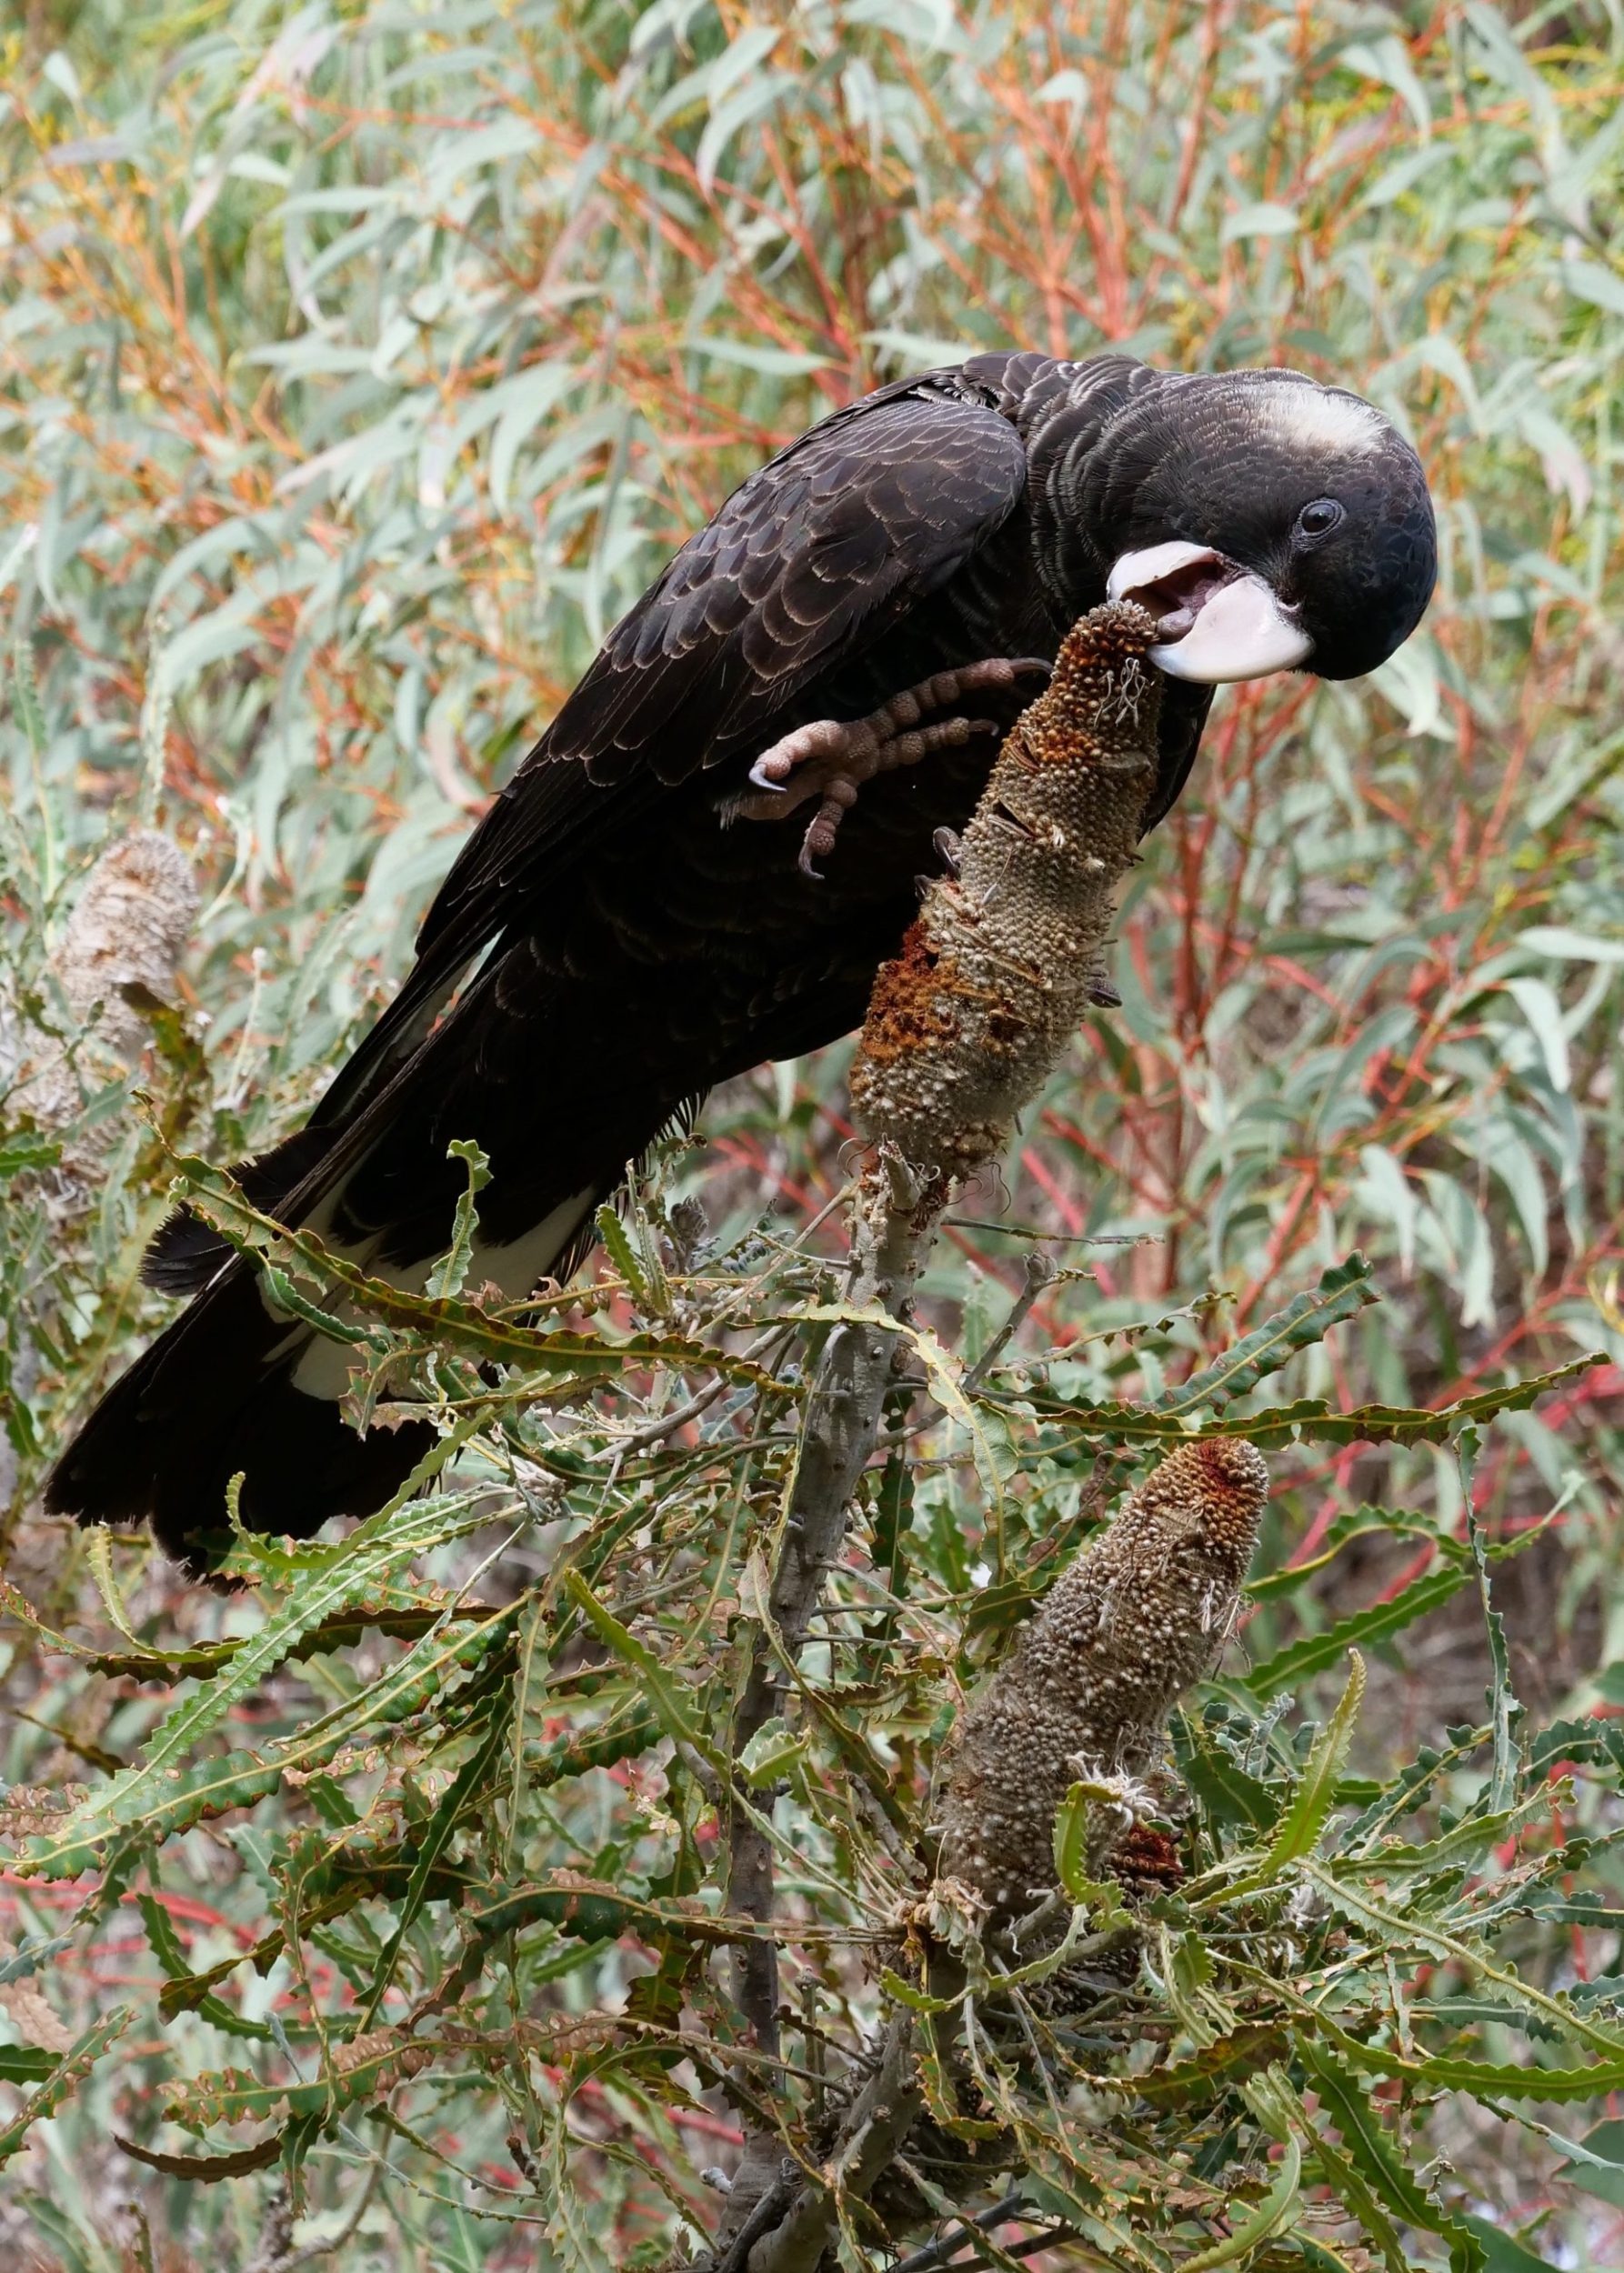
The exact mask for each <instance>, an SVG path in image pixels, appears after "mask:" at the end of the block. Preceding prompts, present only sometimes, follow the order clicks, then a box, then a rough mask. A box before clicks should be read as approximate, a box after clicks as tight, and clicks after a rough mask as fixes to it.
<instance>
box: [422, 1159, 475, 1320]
mask: <svg viewBox="0 0 1624 2273" xmlns="http://www.w3.org/2000/svg"><path fill="white" fill-rule="evenodd" d="M446 1159H447V1160H460V1161H462V1162H463V1163H464V1164H465V1166H466V1168H467V1171H468V1180H467V1182H466V1185H465V1186H464V1187H463V1189H462V1191H461V1193H460V1194H459V1196H458V1198H457V1203H456V1216H455V1217H453V1219H452V1225H451V1245H450V1247H448V1248H447V1249H446V1255H445V1257H444V1258H443V1259H442V1260H441V1261H440V1262H438V1263H436V1265H435V1267H434V1269H433V1270H432V1271H431V1272H430V1273H429V1278H428V1285H427V1287H426V1290H425V1291H426V1293H427V1295H428V1297H429V1299H430V1300H431V1301H434V1302H438V1301H442V1300H444V1298H445V1297H446V1296H447V1295H460V1294H461V1292H462V1290H463V1282H464V1280H465V1279H466V1277H467V1276H468V1263H469V1260H470V1258H471V1257H472V1255H473V1252H474V1235H475V1233H476V1231H477V1230H478V1228H479V1211H478V1209H477V1207H476V1205H475V1203H476V1200H477V1198H478V1196H479V1194H480V1193H481V1192H482V1191H484V1189H485V1187H486V1185H487V1184H488V1183H489V1182H490V1180H491V1164H490V1158H489V1156H488V1155H487V1154H486V1153H483V1152H481V1151H480V1149H479V1147H478V1146H477V1145H476V1144H475V1143H474V1141H473V1140H472V1138H471V1137H458V1138H457V1139H456V1142H455V1143H453V1144H449V1145H447V1146H446Z"/></svg>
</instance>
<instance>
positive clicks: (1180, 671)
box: [1106, 538, 1313, 686]
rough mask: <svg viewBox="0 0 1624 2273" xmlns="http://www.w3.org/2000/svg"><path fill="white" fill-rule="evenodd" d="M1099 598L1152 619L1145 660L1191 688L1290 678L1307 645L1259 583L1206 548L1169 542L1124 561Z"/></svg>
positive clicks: (1300, 630)
mask: <svg viewBox="0 0 1624 2273" xmlns="http://www.w3.org/2000/svg"><path fill="white" fill-rule="evenodd" d="M1106 591H1107V594H1108V596H1109V597H1110V598H1111V599H1113V600H1136V601H1138V604H1139V606H1141V607H1145V608H1148V609H1149V611H1150V613H1151V615H1152V616H1156V617H1157V619H1158V626H1159V629H1160V631H1161V633H1162V637H1161V638H1160V639H1159V640H1158V643H1157V645H1156V646H1154V647H1152V648H1151V649H1150V650H1149V655H1150V660H1151V662H1152V663H1154V664H1155V666H1156V667H1157V669H1158V671H1165V672H1166V673H1167V675H1168V677H1169V678H1176V679H1189V680H1192V681H1193V682H1194V683H1195V684H1196V685H1197V686H1227V685H1228V684H1229V683H1230V682H1231V681H1232V680H1235V679H1260V678H1267V677H1268V676H1269V674H1270V673H1271V672H1274V671H1295V670H1296V669H1298V666H1300V665H1302V664H1304V663H1306V662H1307V661H1308V656H1309V653H1310V650H1311V649H1312V646H1313V642H1312V640H1311V639H1310V638H1309V637H1308V633H1307V632H1306V631H1305V630H1304V629H1303V627H1302V626H1301V625H1300V624H1299V623H1298V622H1297V620H1296V619H1295V617H1294V616H1293V615H1292V613H1291V611H1290V610H1289V609H1288V608H1287V607H1285V606H1283V605H1282V604H1281V602H1280V600H1279V599H1278V596H1276V594H1275V593H1274V592H1273V591H1271V589H1270V588H1269V586H1268V585H1267V584H1266V583H1265V582H1264V580H1263V578H1262V577H1261V576H1255V575H1254V574H1253V573H1252V571H1251V570H1250V569H1249V568H1240V567H1238V566H1236V564H1235V562H1234V561H1232V560H1228V559H1226V558H1225V556H1224V555H1223V554H1222V553H1219V552H1215V551H1214V550H1213V549H1212V547H1211V546H1208V545H1190V544H1187V543H1186V542H1185V541H1184V540H1183V539H1182V538H1173V539H1171V540H1169V542H1168V543H1167V544H1165V545H1148V546H1144V547H1142V548H1141V549H1140V550H1139V551H1138V552H1132V553H1123V554H1121V555H1120V556H1118V559H1117V560H1116V561H1115V562H1114V563H1113V565H1112V567H1111V573H1110V576H1109V577H1108V579H1107V583H1106Z"/></svg>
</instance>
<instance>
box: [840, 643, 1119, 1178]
mask: <svg viewBox="0 0 1624 2273" xmlns="http://www.w3.org/2000/svg"><path fill="white" fill-rule="evenodd" d="M1155 639H1156V626H1155V623H1154V621H1153V620H1152V618H1151V617H1150V616H1148V615H1147V614H1146V612H1145V610H1144V609H1143V608H1140V607H1135V606H1131V605H1128V604H1124V603H1118V604H1116V605H1114V606H1108V607H1100V608H1096V609H1095V610H1094V612H1093V614H1092V615H1091V616H1084V618H1083V619H1082V621H1081V622H1080V623H1079V624H1077V625H1075V626H1073V628H1072V629H1071V631H1070V632H1069V633H1068V635H1067V637H1066V639H1065V642H1064V643H1063V645H1062V646H1061V648H1060V653H1059V656H1058V659H1057V661H1056V664H1055V670H1054V676H1053V678H1052V679H1051V680H1050V682H1049V685H1048V688H1047V689H1046V690H1045V692H1044V693H1043V694H1042V695H1040V696H1038V700H1037V701H1036V702H1035V703H1033V704H1032V706H1030V708H1029V709H1028V710H1026V711H1024V712H1023V713H1022V715H1021V716H1020V718H1019V719H1018V721H1017V723H1016V725H1015V726H1014V728H1013V729H1012V730H1011V732H1010V734H1009V735H1008V736H1007V739H1006V740H1005V743H1004V746H1003V748H1002V749H1001V750H1000V752H999V753H998V757H997V763H996V765H995V766H994V767H993V770H992V774H991V776H990V778H989V780H988V782H987V787H986V789H985V791H984V792H983V793H982V797H981V801H980V804H979V805H978V806H977V808H976V813H975V817H974V818H973V819H972V820H971V822H970V825H969V826H968V828H967V830H966V831H965V834H964V838H963V841H962V843H961V845H960V847H959V852H958V873H957V876H953V877H942V878H940V879H938V880H937V881H936V882H935V883H933V884H932V885H931V886H930V888H929V890H928V892H927V894H926V897H925V905H924V906H923V908H922V909H921V911H920V914H919V916H918V920H917V922H916V923H915V924H914V925H913V926H912V928H911V929H910V930H909V932H908V934H907V938H906V939H905V941H904V942H903V949H902V953H901V955H900V956H898V957H897V960H896V961H895V962H892V963H887V964H886V965H885V966H884V967H883V968H882V970H881V971H880V974H879V976H878V978H877V980H876V982H875V986H874V992H873V995H872V996H871V997H870V1001H869V1008H868V1018H867V1025H866V1026H864V1028H863V1038H862V1041H861V1043H860V1044H859V1046H858V1049H857V1058H856V1061H855V1063H854V1065H853V1067H852V1076H851V1096H852V1107H853V1112H854V1115H855V1117H856V1119H857V1126H858V1127H859V1128H860V1129H861V1130H862V1132H863V1134H864V1135H865V1136H869V1137H872V1138H874V1139H876V1140H882V1139H884V1140H888V1141H889V1142H891V1143H892V1144H894V1145H895V1146H896V1147H897V1149H898V1151H900V1152H901V1154H902V1156H903V1157H904V1158H905V1159H907V1160H908V1161H909V1162H911V1163H912V1164H914V1165H915V1166H916V1167H923V1168H927V1169H933V1170H937V1171H939V1172H940V1173H942V1174H945V1175H949V1176H962V1175H966V1174H967V1173H968V1172H969V1171H971V1170H972V1169H974V1168H975V1167H978V1166H979V1165H980V1163H981V1162H982V1161H984V1160H986V1159H987V1158H988V1157H990V1156H991V1155H992V1154H993V1153H994V1152H995V1151H996V1150H997V1147H998V1146H999V1145H1000V1144H1001V1142H1002V1141H1003V1137H1004V1134H1005V1131H1006V1129H1007V1126H1008V1124H1009V1123H1010V1121H1011V1120H1012V1119H1013V1118H1014V1116H1015V1115H1016V1114H1017V1113H1018V1111H1019V1109H1020V1107H1021V1106H1023V1105H1025V1104H1026V1103H1027V1101H1028V1098H1030V1097H1032V1096H1035V1095H1036V1093H1037V1091H1038V1088H1039V1087H1040V1086H1041V1085H1042V1082H1043V1080H1044V1077H1045V1076H1046V1075H1047V1074H1048V1070H1049V1067H1050V1066H1052V1065H1053V1064H1054V1062H1055V1059H1056V1058H1057V1057H1058V1056H1059V1054H1060V1051H1061V1049H1062V1048H1063V1047H1064V1046H1065V1044H1066V1041H1067V1038H1068V1036H1069V1035H1070V1034H1071V1033H1072V1031H1073V1030H1074V1028H1075V1027H1076V1026H1077V1024H1078V1019H1079V1018H1080V1017H1081V1016H1082V1012H1083V1008H1084V1006H1085V1005H1086V1004H1087V1003H1088V1000H1089V999H1090V997H1091V996H1093V995H1094V993H1095V992H1096V990H1097V988H1098V985H1099V980H1100V958H1101V955H1102V952H1103V949H1104V946H1105V943H1106V936H1107V933H1108V927H1109V925H1110V922H1111V919H1112V916H1113V914H1114V911H1115V905H1116V892H1117V886H1118V882H1119V881H1120V879H1121V876H1122V875H1123V873H1124V871H1125V870H1126V869H1127V868H1128V866H1130V865H1131V864H1132V862H1133V861H1134V859H1135V858H1136V857H1137V852H1138V841H1139V830H1140V824H1141V823H1142V821H1143V819H1144V815H1145V807H1146V804H1147V802H1148V798H1149V796H1150V791H1151V788H1152V786H1153V784H1154V782H1155V778H1156V750H1157V741H1156V729H1157V720H1158V714H1159V711H1160V706H1161V682H1160V680H1159V678H1158V676H1157V674H1156V672H1155V670H1154V669H1153V668H1152V667H1151V666H1149V665H1148V664H1147V663H1146V662H1145V661H1144V656H1145V651H1146V649H1147V648H1148V647H1149V646H1152V645H1153V644H1154V642H1155Z"/></svg>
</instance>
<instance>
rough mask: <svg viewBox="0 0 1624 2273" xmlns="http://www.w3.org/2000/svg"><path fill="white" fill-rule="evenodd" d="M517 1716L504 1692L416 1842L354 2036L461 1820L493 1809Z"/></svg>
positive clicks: (387, 1979)
mask: <svg viewBox="0 0 1624 2273" xmlns="http://www.w3.org/2000/svg"><path fill="white" fill-rule="evenodd" d="M512 1715H513V1693H512V1691H511V1689H507V1690H504V1691H502V1692H500V1693H499V1694H498V1695H497V1697H496V1700H495V1701H494V1702H493V1704H492V1705H491V1707H490V1709H489V1711H488V1712H487V1713H486V1725H485V1729H484V1733H483V1734H482V1736H481V1737H480V1739H479V1742H478V1743H477V1744H476V1746H475V1747H474V1749H473V1751H472V1752H471V1753H470V1754H469V1755H468V1757H467V1758H466V1760H465V1761H464V1762H463V1764H462V1766H461V1767H460V1768H458V1770H457V1772H456V1776H455V1777H453V1778H452V1781H451V1785H450V1788H449V1789H448V1790H447V1791H446V1795H445V1797H443V1798H442V1799H441V1801H440V1804H439V1806H438V1807H436V1809H435V1811H434V1814H433V1815H432V1816H431V1817H429V1819H428V1822H427V1824H426V1826H425V1827H424V1829H423V1830H422V1831H421V1832H420V1833H419V1835H418V1838H417V1855H416V1861H415V1862H414V1863H413V1865H412V1875H411V1877H410V1879H409V1880H408V1881H407V1884H406V1897H405V1899H404V1900H403V1901H402V1903H401V1905H400V1915H399V1918H397V1920H396V1927H395V1931H394V1932H393V1933H392V1934H391V1935H390V1937H389V1939H388V1941H387V1942H386V1944H385V1947H384V1953H383V1955H382V1957H381V1958H379V1959H378V1961H377V1967H376V1971H375V1972H374V1975H373V1980H372V1987H371V1989H370V1990H369V1992H368V1994H367V1998H366V2010H365V2011H364V2012H363V2014H362V2015H361V2022H360V2027H359V2028H358V2030H357V2031H356V2033H357V2034H358V2035H361V2036H365V2034H366V2031H367V2029H368V2028H371V2027H372V2024H373V2022H374V2020H375V2019H376V2017H377V2010H378V2008H379V2006H380V2005H381V2004H382V2003H383V2001H384V1998H385V1997H386V1994H387V1993H388V1989H389V1985H390V1983H391V1982H392V1981H393V1980H394V1978H395V1968H396V1966H397V1965H398V1964H399V1962H400V1951H401V1945H402V1944H403V1943H404V1941H405V1940H406V1936H407V1934H409V1933H410V1931H411V1929H412V1928H413V1926H414V1925H415V1924H416V1919H417V1916H418V1913H419V1912H420V1911H421V1909H422V1908H423V1905H424V1902H425V1901H426V1898H427V1895H428V1884H429V1880H430V1878H431V1877H433V1875H434V1872H435V1870H436V1867H438V1864H439V1861H440V1857H442V1856H443V1855H444V1853H445V1852H446V1847H448V1846H449V1845H450V1843H451V1839H452V1837H453V1835H454V1833H455V1832H456V1827H457V1825H458V1822H459V1821H460V1819H461V1817H462V1815H463V1813H464V1811H465V1809H466V1808H467V1807H468V1806H469V1805H470V1804H471V1802H472V1801H473V1800H474V1799H475V1798H476V1797H482V1798H483V1799H484V1801H485V1804H486V1807H488V1806H489V1794H488V1792H487V1791H486V1784H487V1781H488V1778H489V1777H490V1774H491V1771H492V1769H493V1768H494V1767H495V1766H496V1761H497V1759H498V1758H499V1757H500V1756H501V1755H502V1753H503V1752H504V1751H505V1749H506V1744H507V1732H508V1728H509V1727H510V1725H511V1721H512Z"/></svg>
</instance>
